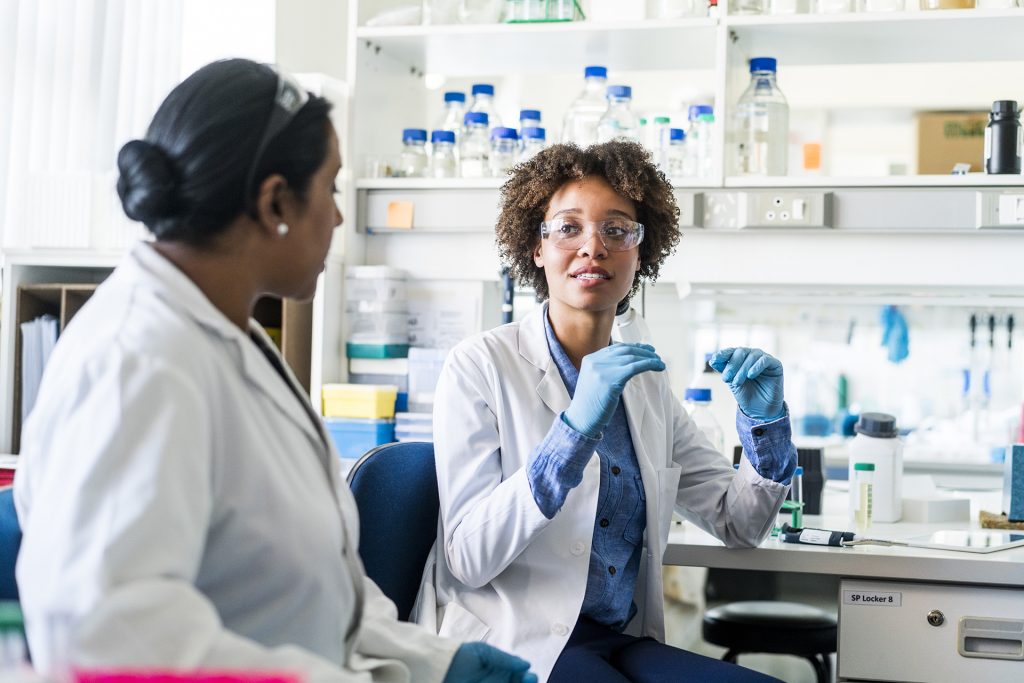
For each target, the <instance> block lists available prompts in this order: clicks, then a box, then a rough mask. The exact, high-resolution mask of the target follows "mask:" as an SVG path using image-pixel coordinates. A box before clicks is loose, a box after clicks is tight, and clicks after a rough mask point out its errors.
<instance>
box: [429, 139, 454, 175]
mask: <svg viewBox="0 0 1024 683" xmlns="http://www.w3.org/2000/svg"><path fill="white" fill-rule="evenodd" d="M458 170H459V169H458V163H457V161H456V159H455V132H454V131H450V130H435V131H434V132H432V133H431V134H430V177H431V178H455V177H457V176H458V175H459V174H458Z"/></svg>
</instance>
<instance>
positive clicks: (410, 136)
mask: <svg viewBox="0 0 1024 683" xmlns="http://www.w3.org/2000/svg"><path fill="white" fill-rule="evenodd" d="M399 169H400V170H401V174H402V175H403V176H404V177H406V178H421V177H423V176H424V175H426V172H427V131H425V130H423V129H422V128H405V129H403V130H402V155H401V161H400V162H399Z"/></svg>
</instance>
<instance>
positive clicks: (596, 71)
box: [583, 66, 608, 78]
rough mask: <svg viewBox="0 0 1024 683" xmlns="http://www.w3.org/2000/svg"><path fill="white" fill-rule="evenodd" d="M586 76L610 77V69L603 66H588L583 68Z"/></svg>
mask: <svg viewBox="0 0 1024 683" xmlns="http://www.w3.org/2000/svg"><path fill="white" fill-rule="evenodd" d="M583 77H584V78H608V69H606V68H605V67H603V66H588V67H586V68H585V69H583Z"/></svg>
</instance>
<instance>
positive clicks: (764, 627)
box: [702, 600, 837, 683]
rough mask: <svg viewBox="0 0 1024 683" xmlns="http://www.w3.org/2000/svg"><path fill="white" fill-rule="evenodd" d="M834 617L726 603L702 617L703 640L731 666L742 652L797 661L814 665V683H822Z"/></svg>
mask: <svg viewBox="0 0 1024 683" xmlns="http://www.w3.org/2000/svg"><path fill="white" fill-rule="evenodd" d="M836 630H837V625H836V619H835V617H833V616H832V615H830V614H828V613H827V612H823V611H822V610H820V609H818V608H816V607H811V606H810V605H804V604H801V603H798V602H774V601H771V602H770V601H767V600H750V601H745V602H730V603H728V604H725V605H721V606H720V607H714V608H712V609H709V610H708V611H707V612H705V614H704V623H703V626H702V633H703V636H704V640H706V641H707V642H709V643H711V644H713V645H718V646H719V647H724V648H726V649H727V650H728V652H726V653H725V655H723V657H722V659H723V660H725V661H727V662H732V663H734V664H735V663H736V658H737V657H738V656H739V655H741V654H746V653H766V654H779V655H794V656H797V657H803V658H804V659H806V660H807V661H809V662H810V663H811V666H813V667H814V672H815V674H817V677H818V683H828V681H829V680H830V678H831V670H832V665H831V661H830V660H829V655H830V654H832V653H833V652H835V651H836Z"/></svg>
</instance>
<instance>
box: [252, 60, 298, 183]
mask: <svg viewBox="0 0 1024 683" xmlns="http://www.w3.org/2000/svg"><path fill="white" fill-rule="evenodd" d="M271 68H273V69H274V72H275V73H277V91H276V92H275V94H274V108H273V110H271V112H270V118H268V119H267V125H266V126H265V127H264V129H263V135H261V136H260V141H259V143H258V144H257V145H256V154H254V155H253V157H252V163H251V164H250V166H249V170H248V171H247V172H246V174H245V187H246V190H247V191H248V189H249V188H251V187H252V181H253V180H254V177H255V175H256V167H257V166H259V163H260V160H261V159H262V158H263V153H264V152H265V151H267V145H269V144H270V141H271V140H273V139H274V138H275V137H277V136H278V134H280V133H281V131H283V130H284V129H285V127H286V126H287V125H288V124H289V123H291V120H292V119H293V118H295V115H296V114H297V113H299V110H300V109H302V107H304V106H305V104H306V102H309V93H308V92H307V91H306V89H305V88H303V87H302V86H301V85H299V84H298V82H297V81H296V80H295V79H294V78H292V77H291V76H289V75H288V74H286V73H285V72H283V71H281V70H280V69H277V68H275V67H271Z"/></svg>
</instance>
